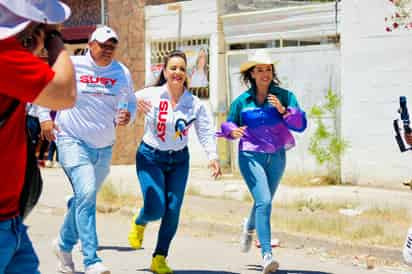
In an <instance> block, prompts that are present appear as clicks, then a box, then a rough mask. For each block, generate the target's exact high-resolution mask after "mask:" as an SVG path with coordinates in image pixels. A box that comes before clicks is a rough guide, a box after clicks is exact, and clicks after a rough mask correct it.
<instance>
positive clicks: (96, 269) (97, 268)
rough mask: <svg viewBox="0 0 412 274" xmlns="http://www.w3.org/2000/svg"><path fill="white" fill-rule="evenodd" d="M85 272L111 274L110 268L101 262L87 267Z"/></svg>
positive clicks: (88, 273) (86, 273)
mask: <svg viewBox="0 0 412 274" xmlns="http://www.w3.org/2000/svg"><path fill="white" fill-rule="evenodd" d="M84 274H110V270H109V269H108V268H107V267H106V266H105V265H104V264H102V263H101V262H97V263H95V264H92V265H89V266H88V267H86V271H85V272H84Z"/></svg>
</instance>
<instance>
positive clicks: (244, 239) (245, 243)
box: [240, 219, 253, 253]
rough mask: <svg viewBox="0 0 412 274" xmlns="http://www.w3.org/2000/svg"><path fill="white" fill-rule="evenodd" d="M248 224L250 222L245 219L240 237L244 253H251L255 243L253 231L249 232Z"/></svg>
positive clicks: (241, 249) (241, 248)
mask: <svg viewBox="0 0 412 274" xmlns="http://www.w3.org/2000/svg"><path fill="white" fill-rule="evenodd" d="M247 223H248V220H247V219H244V220H243V223H242V233H241V235H240V251H241V252H244V253H246V252H249V250H250V248H251V247H252V242H253V231H250V230H248V228H247Z"/></svg>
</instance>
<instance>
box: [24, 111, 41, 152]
mask: <svg viewBox="0 0 412 274" xmlns="http://www.w3.org/2000/svg"><path fill="white" fill-rule="evenodd" d="M26 119H27V120H26V126H27V129H28V131H29V134H30V139H31V141H32V142H33V144H34V145H37V143H38V142H39V135H40V131H41V128H40V123H39V119H38V118H37V117H33V116H30V115H27V117H26Z"/></svg>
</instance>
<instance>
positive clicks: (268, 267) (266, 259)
mask: <svg viewBox="0 0 412 274" xmlns="http://www.w3.org/2000/svg"><path fill="white" fill-rule="evenodd" d="M262 267H263V274H269V273H272V272H276V270H278V268H279V263H278V262H277V261H275V259H273V256H272V254H270V253H266V254H265V255H264V256H263V266H262Z"/></svg>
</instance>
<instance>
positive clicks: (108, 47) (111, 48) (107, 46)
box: [96, 41, 117, 51]
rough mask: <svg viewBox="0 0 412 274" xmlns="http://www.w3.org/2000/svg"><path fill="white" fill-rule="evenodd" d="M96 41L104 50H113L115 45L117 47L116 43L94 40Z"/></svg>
mask: <svg viewBox="0 0 412 274" xmlns="http://www.w3.org/2000/svg"><path fill="white" fill-rule="evenodd" d="M96 43H97V44H98V45H99V47H100V48H101V49H104V50H111V51H113V50H115V49H116V47H117V45H116V44H114V45H112V44H103V43H99V42H97V41H96Z"/></svg>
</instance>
